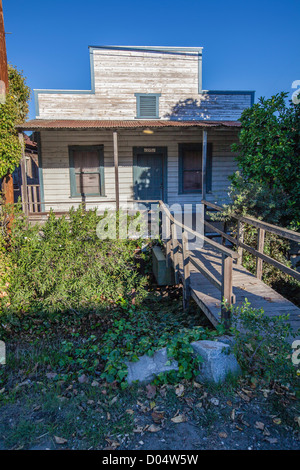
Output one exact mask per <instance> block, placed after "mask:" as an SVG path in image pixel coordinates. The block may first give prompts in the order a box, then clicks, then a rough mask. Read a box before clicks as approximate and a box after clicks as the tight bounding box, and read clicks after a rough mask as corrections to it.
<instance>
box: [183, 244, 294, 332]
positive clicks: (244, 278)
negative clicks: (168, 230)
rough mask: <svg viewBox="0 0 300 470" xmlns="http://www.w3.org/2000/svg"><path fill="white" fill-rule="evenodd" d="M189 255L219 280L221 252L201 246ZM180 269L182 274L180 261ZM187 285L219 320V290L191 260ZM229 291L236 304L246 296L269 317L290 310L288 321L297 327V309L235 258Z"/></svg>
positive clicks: (217, 320) (211, 318)
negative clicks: (230, 290) (237, 262)
mask: <svg viewBox="0 0 300 470" xmlns="http://www.w3.org/2000/svg"><path fill="white" fill-rule="evenodd" d="M190 256H191V258H192V257H195V258H196V259H197V260H199V261H200V262H201V263H202V264H203V266H205V267H206V268H207V270H209V271H210V272H211V273H212V274H213V275H214V276H215V277H216V279H218V280H219V281H220V282H221V281H222V255H221V254H220V253H218V252H217V251H214V250H213V249H210V248H209V247H204V248H202V249H196V250H193V251H190ZM180 271H181V276H183V266H182V262H181V263H180ZM190 289H191V296H192V297H193V298H194V300H195V301H196V302H197V304H198V305H199V306H200V308H201V309H202V310H203V311H204V313H205V314H206V316H207V317H208V318H209V320H210V321H211V322H212V323H213V324H214V325H215V326H216V325H217V324H218V323H219V322H220V321H221V296H220V290H219V289H218V288H217V287H215V286H214V285H213V284H212V283H211V282H210V281H209V280H208V279H207V278H206V277H205V276H204V275H203V274H202V273H200V272H199V271H198V270H197V269H196V268H195V267H194V266H193V265H192V264H191V265H190ZM232 292H233V295H234V296H235V304H236V305H240V304H242V303H243V302H244V301H245V299H247V300H248V301H249V302H250V303H251V306H252V307H253V308H257V309H260V308H262V309H263V310H264V312H265V315H267V316H269V317H272V316H274V315H283V314H289V316H290V319H289V323H290V324H291V326H292V328H293V330H295V331H296V330H297V329H298V328H300V309H299V308H298V307H296V306H295V305H294V304H293V303H292V302H290V301H289V300H287V299H285V298H284V297H283V296H282V295H280V294H278V292H276V291H274V290H273V289H272V288H271V287H269V286H267V285H266V284H265V283H264V282H263V281H261V280H259V279H257V278H256V277H255V276H254V275H253V274H251V273H249V271H247V270H246V269H245V268H244V267H243V266H241V265H238V264H236V263H235V262H234V263H233V265H232Z"/></svg>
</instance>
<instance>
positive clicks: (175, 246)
mask: <svg viewBox="0 0 300 470" xmlns="http://www.w3.org/2000/svg"><path fill="white" fill-rule="evenodd" d="M171 231H172V254H173V266H174V274H175V284H178V283H179V256H178V255H179V243H178V240H177V231H176V225H175V224H172V226H171Z"/></svg>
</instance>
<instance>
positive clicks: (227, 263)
mask: <svg viewBox="0 0 300 470" xmlns="http://www.w3.org/2000/svg"><path fill="white" fill-rule="evenodd" d="M221 292H222V302H223V301H224V302H226V306H222V309H221V315H222V320H223V321H224V324H225V328H226V329H227V328H229V327H230V309H229V308H228V307H230V306H231V304H232V258H230V257H229V256H226V255H222V291H221Z"/></svg>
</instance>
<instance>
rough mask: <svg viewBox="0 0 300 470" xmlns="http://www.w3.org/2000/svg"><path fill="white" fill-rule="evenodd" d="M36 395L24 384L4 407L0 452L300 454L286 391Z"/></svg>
mask: <svg viewBox="0 0 300 470" xmlns="http://www.w3.org/2000/svg"><path fill="white" fill-rule="evenodd" d="M42 387H43V389H39V388H37V387H36V384H34V383H33V382H31V383H27V384H23V385H22V386H21V387H20V388H19V391H18V392H17V393H16V396H15V400H13V402H12V400H10V403H8V402H7V403H6V404H2V406H1V407H0V449H31V450H45V449H53V450H54V449H91V450H92V449H98V450H104V449H105V450H128V449H129V450H204V449H205V450H218V449H222V450H229V449H237V450H238V449H241V450H260V449H261V450H272V449H273V450H275V449H276V450H279V449H280V450H287V449H290V450H299V449H300V432H299V430H300V427H299V403H298V402H297V400H296V399H295V396H294V394H293V393H291V392H289V390H288V389H282V388H278V387H277V389H276V388H275V389H263V388H261V387H260V386H259V387H255V388H253V386H249V384H248V383H247V381H246V380H244V379H242V380H240V381H239V383H238V384H234V385H230V384H227V385H224V386H223V387H216V386H214V387H212V386H206V385H202V384H198V383H196V382H194V383H184V384H183V383H181V384H177V385H174V386H173V385H164V386H161V387H156V386H154V385H148V386H143V387H139V388H134V389H128V390H125V391H123V392H121V391H119V390H117V389H114V388H111V387H110V388H107V387H106V388H105V387H104V388H103V387H102V386H101V385H99V386H95V385H94V386H93V387H92V386H91V382H90V381H87V382H86V383H84V384H77V383H74V385H73V386H70V385H69V386H68V387H67V388H66V390H64V387H63V386H62V387H61V385H59V384H53V383H51V380H49V381H48V382H47V383H43V385H42ZM60 387H61V388H60ZM58 388H60V389H59V390H58ZM29 390H30V396H29V395H28V392H29ZM51 390H52V391H53V392H56V393H57V392H59V393H58V395H57V397H54V395H52V392H51Z"/></svg>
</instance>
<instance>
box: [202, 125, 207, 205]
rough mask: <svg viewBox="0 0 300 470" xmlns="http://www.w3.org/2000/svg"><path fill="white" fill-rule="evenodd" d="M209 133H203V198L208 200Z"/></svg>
mask: <svg viewBox="0 0 300 470" xmlns="http://www.w3.org/2000/svg"><path fill="white" fill-rule="evenodd" d="M206 164H207V131H204V130H203V131H202V197H203V199H205V198H206Z"/></svg>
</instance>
